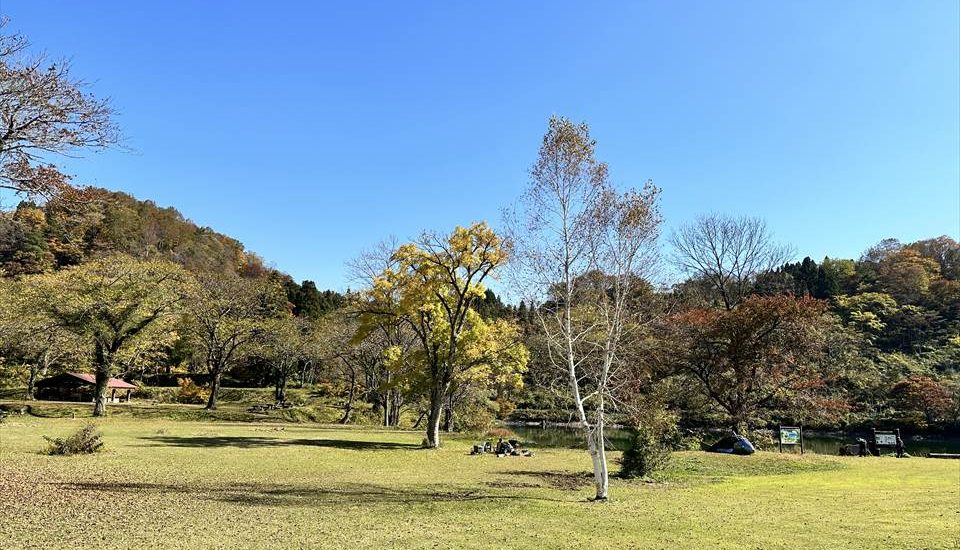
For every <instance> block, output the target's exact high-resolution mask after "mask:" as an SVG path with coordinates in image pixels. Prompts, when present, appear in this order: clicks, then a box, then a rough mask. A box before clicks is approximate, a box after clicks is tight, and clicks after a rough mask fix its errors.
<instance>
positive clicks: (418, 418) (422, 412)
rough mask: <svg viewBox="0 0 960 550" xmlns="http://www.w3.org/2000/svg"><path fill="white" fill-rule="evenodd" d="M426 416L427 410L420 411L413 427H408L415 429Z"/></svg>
mask: <svg viewBox="0 0 960 550" xmlns="http://www.w3.org/2000/svg"><path fill="white" fill-rule="evenodd" d="M426 416H427V411H420V416H418V417H417V421H416V422H414V423H413V427H412V428H410V429H411V430H416V429H417V428H419V427H420V424H421V423H422V422H423V419H424V418H426Z"/></svg>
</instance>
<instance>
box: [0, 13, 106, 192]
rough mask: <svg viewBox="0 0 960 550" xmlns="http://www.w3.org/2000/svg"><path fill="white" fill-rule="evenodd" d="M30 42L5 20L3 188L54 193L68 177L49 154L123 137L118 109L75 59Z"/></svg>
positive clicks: (0, 58) (0, 96)
mask: <svg viewBox="0 0 960 550" xmlns="http://www.w3.org/2000/svg"><path fill="white" fill-rule="evenodd" d="M29 46H30V44H29V42H28V40H27V39H26V37H24V36H23V35H21V34H18V33H11V32H10V31H9V20H7V19H4V20H3V21H2V22H0V188H5V189H10V190H12V191H15V192H17V193H21V194H24V195H32V196H40V197H47V198H49V197H52V196H55V195H57V194H60V193H62V192H63V191H65V190H68V189H70V185H69V181H68V178H67V177H66V176H64V175H63V174H62V173H61V172H60V171H59V170H58V169H57V168H56V166H54V165H52V164H49V163H48V162H46V161H45V158H46V156H47V155H49V154H58V155H66V154H72V153H75V152H77V151H81V150H90V149H93V150H96V149H102V148H105V147H108V146H111V145H114V144H116V143H117V142H118V141H119V139H120V138H119V132H118V130H117V127H116V125H115V124H114V122H113V109H112V108H111V106H110V103H109V101H108V100H106V99H98V98H96V97H94V96H93V95H91V94H90V93H89V92H88V91H87V90H86V88H87V85H86V83H85V82H84V81H83V80H80V79H78V78H76V77H75V76H73V75H72V74H71V72H70V63H69V62H68V61H66V60H53V59H50V58H49V57H47V56H46V55H44V54H30V53H29V51H28V50H29Z"/></svg>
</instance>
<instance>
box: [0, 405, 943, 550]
mask: <svg viewBox="0 0 960 550" xmlns="http://www.w3.org/2000/svg"><path fill="white" fill-rule="evenodd" d="M86 421H87V420H80V419H76V420H74V419H69V418H63V419H44V418H31V417H16V418H10V419H8V420H7V421H6V422H5V423H3V424H0V472H2V479H0V517H2V518H4V521H3V522H0V547H2V548H11V549H12V548H81V547H93V546H99V547H108V548H113V547H122V546H125V547H130V548H134V547H152V548H228V547H229V548H343V547H350V548H367V547H379V548H428V547H430V548H433V547H441V548H449V547H456V548H487V547H491V548H492V547H496V548H587V547H597V546H601V547H606V548H680V549H683V548H704V547H711V548H731V549H733V548H736V549H738V550H739V549H743V548H760V549H776V548H791V549H797V548H836V547H841V546H842V547H850V548H902V549H912V550H915V549H921V548H937V549H940V548H955V547H956V545H957V543H958V539H957V536H958V535H957V525H958V521H960V461H938V460H931V459H910V460H895V459H886V458H881V459H856V458H840V457H825V456H814V455H810V456H804V457H799V456H778V455H776V454H771V453H758V454H757V455H754V456H750V457H733V456H722V455H710V454H706V453H700V452H690V453H678V454H677V455H676V456H675V458H674V460H673V462H672V464H671V466H670V468H669V470H668V471H666V472H664V473H663V475H662V479H661V480H660V482H659V483H645V482H642V481H631V482H625V481H619V480H615V481H613V483H612V487H611V495H612V496H613V500H612V501H611V502H608V503H604V504H594V503H588V502H586V499H587V498H588V497H589V496H590V495H591V494H592V490H591V488H590V477H589V473H588V472H587V468H588V467H589V461H588V460H587V457H586V455H585V454H584V453H582V452H578V451H574V450H567V449H544V450H538V451H537V453H536V456H535V457H534V458H519V457H513V458H504V459H496V458H494V457H491V456H481V457H475V456H468V449H469V445H470V441H467V440H465V439H464V440H458V439H452V440H447V443H446V445H445V446H444V447H443V448H442V449H439V450H421V449H419V448H418V444H419V441H420V439H421V437H422V435H421V434H420V433H412V432H397V431H383V430H375V429H341V428H336V427H324V426H317V425H291V424H285V425H279V424H277V425H272V424H242V423H225V422H216V423H211V422H182V421H174V420H160V419H142V418H140V419H137V418H129V417H127V418H123V417H115V418H108V419H104V420H101V421H100V422H99V425H100V427H101V428H102V430H103V432H104V439H105V442H106V444H107V451H105V452H103V453H100V454H97V455H90V456H74V457H52V456H44V455H41V454H39V453H38V451H39V450H40V449H41V448H42V447H43V446H44V443H45V442H44V440H43V439H42V437H41V436H42V435H50V436H64V435H66V434H68V433H70V432H72V431H74V430H76V429H77V428H79V427H80V426H81V425H82V424H83V423H84V422H86Z"/></svg>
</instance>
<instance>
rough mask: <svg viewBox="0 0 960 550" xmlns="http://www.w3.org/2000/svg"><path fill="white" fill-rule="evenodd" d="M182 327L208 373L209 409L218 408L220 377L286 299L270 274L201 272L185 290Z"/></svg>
mask: <svg viewBox="0 0 960 550" xmlns="http://www.w3.org/2000/svg"><path fill="white" fill-rule="evenodd" d="M184 295H185V296H184V297H185V300H184V308H183V309H184V313H185V321H186V322H185V323H184V329H185V332H186V334H187V335H188V336H189V338H190V341H191V343H192V344H193V346H194V347H195V348H196V349H197V351H199V354H200V356H201V358H202V359H201V360H202V362H203V364H204V365H205V366H206V368H207V372H208V373H209V374H210V397H209V399H208V400H207V406H206V408H207V409H211V410H213V409H216V408H217V396H218V393H219V390H220V379H221V377H222V376H223V373H224V372H226V371H227V370H228V369H229V368H230V367H231V366H232V365H233V364H234V362H235V361H236V360H237V359H238V358H239V357H240V354H241V353H244V352H245V351H248V350H250V349H251V347H252V344H253V343H254V342H255V339H256V338H257V337H258V336H260V335H261V333H262V332H263V331H264V329H265V328H266V327H267V326H268V323H269V319H270V318H271V317H274V316H275V315H277V314H278V313H279V312H280V311H281V310H282V307H283V306H284V305H285V302H284V301H283V299H282V291H281V289H280V287H279V285H274V284H272V283H271V282H270V281H269V279H243V278H241V277H239V276H238V275H235V274H233V273H222V274H221V273H201V274H199V275H198V276H197V277H196V278H195V279H194V280H192V281H190V283H189V284H187V285H185V290H184Z"/></svg>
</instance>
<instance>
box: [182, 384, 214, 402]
mask: <svg viewBox="0 0 960 550" xmlns="http://www.w3.org/2000/svg"><path fill="white" fill-rule="evenodd" d="M177 383H178V384H179V385H180V391H179V392H177V402H178V403H189V404H194V405H203V404H204V403H206V402H207V399H210V390H209V389H207V388H204V387H201V386H198V385H196V384H195V383H194V382H193V380H191V379H190V378H181V379H180V380H179V381H178V382H177Z"/></svg>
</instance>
